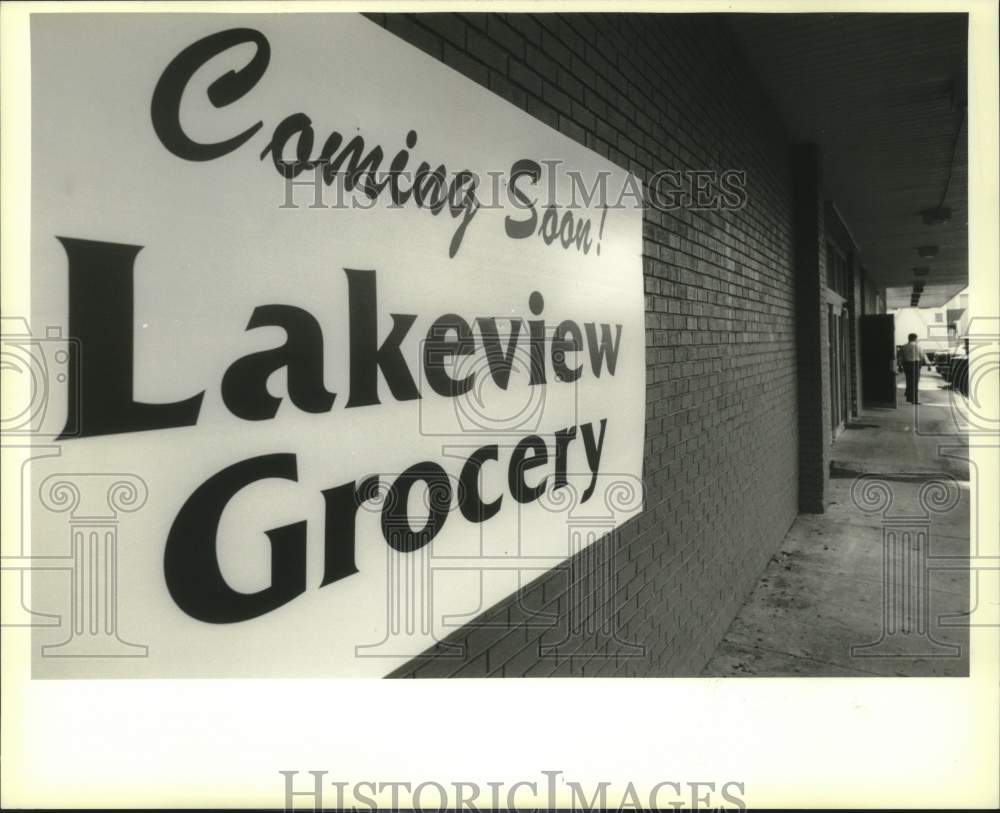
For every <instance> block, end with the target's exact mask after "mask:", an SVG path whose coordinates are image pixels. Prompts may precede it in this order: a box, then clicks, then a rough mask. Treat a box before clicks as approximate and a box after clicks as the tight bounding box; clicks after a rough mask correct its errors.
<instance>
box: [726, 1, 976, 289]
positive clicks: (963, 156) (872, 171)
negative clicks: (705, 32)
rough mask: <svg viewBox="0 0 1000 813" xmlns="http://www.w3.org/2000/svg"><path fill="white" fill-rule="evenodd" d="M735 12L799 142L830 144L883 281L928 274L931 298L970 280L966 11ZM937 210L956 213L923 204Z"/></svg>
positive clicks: (835, 172) (827, 172)
mask: <svg viewBox="0 0 1000 813" xmlns="http://www.w3.org/2000/svg"><path fill="white" fill-rule="evenodd" d="M727 19H728V22H729V25H730V28H731V29H732V31H733V33H734V36H735V38H736V41H737V43H738V45H739V46H740V48H741V49H742V50H743V51H744V53H745V55H746V57H747V59H748V60H749V62H750V64H751V66H752V67H753V69H754V70H755V71H756V72H757V74H758V76H759V78H760V80H761V82H762V84H763V85H764V88H765V90H766V91H767V92H768V94H769V95H770V97H771V99H772V101H773V102H774V104H775V107H776V108H777V110H778V112H779V114H780V115H781V117H782V119H783V121H784V124H785V128H786V130H787V131H788V134H789V139H790V140H791V141H793V142H809V143H816V144H818V145H819V146H820V148H821V150H822V153H823V183H824V190H825V194H826V196H827V198H828V199H830V200H833V201H834V202H835V203H836V205H837V208H838V210H839V211H840V212H841V213H842V214H843V216H844V219H845V220H846V221H847V225H848V226H849V228H850V230H851V233H852V234H853V236H854V238H855V239H856V240H857V242H858V247H859V249H860V253H861V260H862V262H863V263H864V265H865V267H866V268H867V270H868V271H869V272H870V273H871V275H872V276H873V277H874V278H875V279H876V281H877V282H878V283H879V284H880V285H882V286H884V287H886V288H894V289H902V290H905V291H911V290H912V284H913V282H914V281H918V282H923V283H924V289H925V291H926V295H927V297H928V299H929V297H930V293H931V291H932V290H934V291H937V292H940V291H944V290H953V289H954V290H958V289H961V288H962V287H964V286H965V284H966V283H967V281H968V207H967V189H968V172H967V146H966V140H967V136H966V126H965V88H966V84H965V77H966V44H967V29H968V18H967V16H966V15H964V14H731V15H727ZM936 207H946V208H950V210H951V219H950V220H949V221H948V222H945V223H936V224H927V223H925V222H924V219H923V217H922V216H921V214H920V213H921V211H923V210H925V209H932V208H936ZM918 246H937V254H936V256H933V257H921V256H919V255H918V253H917V247H918ZM914 268H924V269H927V270H926V271H924V272H921V274H920V275H918V274H916V273H915V272H914ZM942 286H943V287H942ZM905 299H906V304H907V305H908V304H909V295H908V294H907V295H906V296H905ZM921 304H922V305H923V304H925V303H924V302H921ZM928 304H929V301H928Z"/></svg>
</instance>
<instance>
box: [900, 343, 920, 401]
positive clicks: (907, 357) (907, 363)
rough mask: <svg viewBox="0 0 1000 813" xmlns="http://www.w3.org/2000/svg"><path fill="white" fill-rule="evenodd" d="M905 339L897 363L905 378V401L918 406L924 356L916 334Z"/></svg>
mask: <svg viewBox="0 0 1000 813" xmlns="http://www.w3.org/2000/svg"><path fill="white" fill-rule="evenodd" d="M906 339H907V342H906V344H904V345H903V346H902V347H901V348H899V358H898V359H897V361H898V364H899V366H900V367H902V368H903V374H904V375H905V376H906V400H907V401H909V402H910V403H911V404H919V403H920V396H919V389H918V388H919V385H920V368H921V367H923V366H924V364H925V363H926V356H925V355H924V351H923V350H921V349H920V345H919V344H918V343H917V334H916V333H911V334H910V335H909V336H907V337H906Z"/></svg>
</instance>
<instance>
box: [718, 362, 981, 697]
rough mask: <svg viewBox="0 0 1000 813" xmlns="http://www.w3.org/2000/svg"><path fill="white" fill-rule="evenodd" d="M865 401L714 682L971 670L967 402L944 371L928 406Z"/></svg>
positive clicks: (927, 388) (729, 637)
mask: <svg viewBox="0 0 1000 813" xmlns="http://www.w3.org/2000/svg"><path fill="white" fill-rule="evenodd" d="M902 378H903V377H902V376H899V382H898V386H899V397H898V402H899V403H901V404H902V406H901V407H900V408H898V409H895V410H893V409H865V410H862V411H861V413H860V415H859V417H858V418H856V419H854V420H853V421H852V422H851V423H849V424H848V426H847V428H846V429H845V430H844V431H843V432H842V433H841V435H840V436H839V437H838V439H837V440H836V442H835V443H834V445H833V449H832V462H831V480H830V501H829V504H828V507H827V511H826V513H824V514H802V515H800V516H799V517H798V518H797V519H796V520H795V523H794V524H793V525H792V527H791V529H790V530H789V532H788V535H787V536H786V537H785V540H784V542H783V543H782V545H781V547H780V549H779V551H778V553H777V554H775V556H774V557H773V558H772V559H771V561H770V563H769V564H768V566H767V568H766V570H765V572H764V573H763V574H762V575H761V578H760V580H759V582H758V584H757V586H756V587H755V588H754V590H753V592H752V593H751V594H750V596H749V597H748V598H747V600H746V602H745V604H744V605H743V607H742V609H741V610H740V612H739V614H738V615H737V616H736V618H735V619H734V620H733V622H732V624H731V625H730V627H729V629H728V630H727V632H726V634H725V636H724V638H723V640H722V642H721V643H720V644H719V646H718V647H717V649H716V651H715V653H714V655H713V656H712V658H711V659H710V661H709V663H708V664H707V666H706V667H705V670H704V672H703V675H704V676H706V677H727V676H728V677H732V676H738V675H747V676H767V677H777V676H797V677H799V676H807V675H819V676H827V677H829V676H851V675H854V676H872V675H902V676H910V675H913V676H963V675H967V674H968V668H969V659H968V627H967V625H966V619H967V617H968V616H967V614H968V612H969V571H968V565H969V562H968V559H967V557H968V553H969V501H970V492H969V468H968V462H967V460H966V459H965V449H966V448H967V440H966V436H965V434H964V433H963V432H962V430H963V428H964V426H965V415H966V402H965V400H964V398H963V396H962V395H960V394H959V393H957V392H956V393H953V392H951V391H950V389H949V388H948V384H947V382H945V381H944V379H942V378H941V377H940V376H939V375H938V374H937V373H936V372H933V371H931V372H925V374H924V375H923V376H922V377H921V382H920V399H921V401H922V403H921V405H920V406H919V407H916V408H914V407H912V406H910V405H908V404H906V402H905V400H904V398H903V392H902V390H903V380H902Z"/></svg>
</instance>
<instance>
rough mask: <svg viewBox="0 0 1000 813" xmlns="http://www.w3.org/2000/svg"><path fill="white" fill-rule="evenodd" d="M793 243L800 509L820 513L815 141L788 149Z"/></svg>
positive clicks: (822, 262) (824, 442) (827, 430)
mask: <svg viewBox="0 0 1000 813" xmlns="http://www.w3.org/2000/svg"><path fill="white" fill-rule="evenodd" d="M791 159H792V160H791V164H792V185H793V192H794V200H795V212H794V215H793V227H794V242H795V317H796V327H795V339H796V347H797V367H798V405H799V426H798V429H799V511H802V512H804V513H809V514H822V513H823V512H824V511H825V510H826V497H827V491H828V488H829V484H830V442H831V439H832V429H831V427H830V369H829V367H830V337H829V324H828V319H827V306H826V302H825V301H824V296H823V292H824V291H825V289H826V247H825V239H824V233H825V227H824V211H823V200H822V182H821V178H822V175H821V167H822V162H821V156H820V152H819V147H817V146H816V145H815V144H796V145H793V147H792V151H791Z"/></svg>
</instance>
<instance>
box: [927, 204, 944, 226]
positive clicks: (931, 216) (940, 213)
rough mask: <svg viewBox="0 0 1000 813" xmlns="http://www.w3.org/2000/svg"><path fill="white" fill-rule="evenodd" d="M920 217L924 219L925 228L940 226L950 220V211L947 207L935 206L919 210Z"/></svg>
mask: <svg viewBox="0 0 1000 813" xmlns="http://www.w3.org/2000/svg"><path fill="white" fill-rule="evenodd" d="M920 216H921V217H922V218H923V219H924V225H925V226H940V225H941V224H942V223H947V222H948V221H949V220H951V209H949V208H948V207H947V206H935V207H933V208H930V209H923V210H921V212H920Z"/></svg>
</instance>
